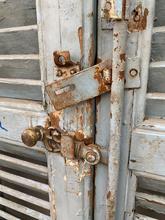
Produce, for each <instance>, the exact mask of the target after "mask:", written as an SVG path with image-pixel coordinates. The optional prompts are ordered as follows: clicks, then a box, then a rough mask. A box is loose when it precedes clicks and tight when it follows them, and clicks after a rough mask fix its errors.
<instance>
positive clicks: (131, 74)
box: [129, 69, 138, 77]
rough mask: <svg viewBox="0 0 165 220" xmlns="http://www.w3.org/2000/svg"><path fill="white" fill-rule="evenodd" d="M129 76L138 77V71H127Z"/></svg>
mask: <svg viewBox="0 0 165 220" xmlns="http://www.w3.org/2000/svg"><path fill="white" fill-rule="evenodd" d="M129 74H130V76H132V77H136V76H137V75H138V70H137V69H131V70H130V71H129Z"/></svg>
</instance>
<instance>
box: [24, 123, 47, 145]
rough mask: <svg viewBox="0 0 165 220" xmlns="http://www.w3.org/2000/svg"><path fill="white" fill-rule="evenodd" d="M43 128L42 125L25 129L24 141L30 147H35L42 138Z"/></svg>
mask: <svg viewBox="0 0 165 220" xmlns="http://www.w3.org/2000/svg"><path fill="white" fill-rule="evenodd" d="M42 129H43V128H42V127H41V126H36V127H33V128H28V129H26V130H24V131H23V133H22V135H21V138H22V142H23V143H24V144H25V145H27V146H28V147H33V146H34V145H36V143H37V142H38V141H40V140H42V136H43V135H42Z"/></svg>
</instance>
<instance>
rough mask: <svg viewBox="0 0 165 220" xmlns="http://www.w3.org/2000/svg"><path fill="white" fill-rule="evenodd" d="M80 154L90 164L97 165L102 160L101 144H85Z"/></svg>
mask: <svg viewBox="0 0 165 220" xmlns="http://www.w3.org/2000/svg"><path fill="white" fill-rule="evenodd" d="M79 156H80V157H81V158H83V159H84V160H85V161H86V162H87V163H88V164H90V165H96V164H98V163H99V162H100V159H101V153H100V150H99V146H97V145H95V144H90V145H87V146H86V145H84V146H82V148H81V150H80V154H79Z"/></svg>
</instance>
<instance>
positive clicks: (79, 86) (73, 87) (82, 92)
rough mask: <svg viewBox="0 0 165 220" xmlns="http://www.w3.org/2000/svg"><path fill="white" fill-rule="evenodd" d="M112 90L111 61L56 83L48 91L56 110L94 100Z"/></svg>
mask: <svg viewBox="0 0 165 220" xmlns="http://www.w3.org/2000/svg"><path fill="white" fill-rule="evenodd" d="M110 89H111V60H106V61H103V62H101V63H100V64H98V65H95V66H93V67H91V68H88V69H86V70H84V71H81V72H79V73H77V74H75V75H73V76H72V77H69V78H66V79H62V80H59V81H55V82H53V83H51V84H49V85H47V86H46V91H47V93H48V95H49V97H50V99H51V101H52V104H53V105H54V107H55V109H56V110H61V109H64V108H66V107H69V106H72V105H75V104H77V103H79V102H82V101H85V100H88V99H91V98H94V97H96V96H99V95H101V94H103V93H105V92H108V91H110Z"/></svg>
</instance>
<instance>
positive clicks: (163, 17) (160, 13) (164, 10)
mask: <svg viewBox="0 0 165 220" xmlns="http://www.w3.org/2000/svg"><path fill="white" fill-rule="evenodd" d="M155 3H156V6H155V7H156V9H155V22H154V26H164V25H165V4H164V0H156V1H155Z"/></svg>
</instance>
